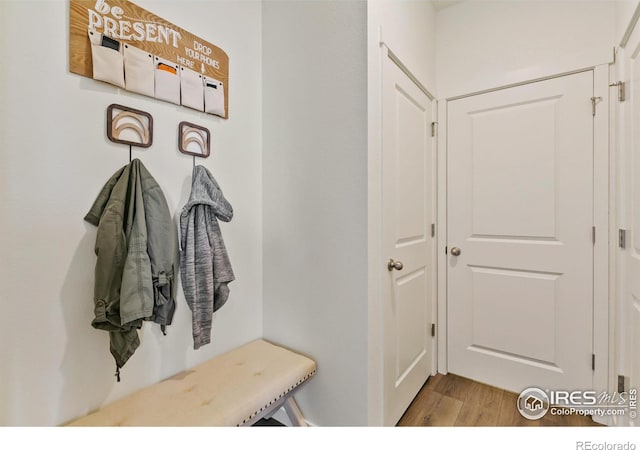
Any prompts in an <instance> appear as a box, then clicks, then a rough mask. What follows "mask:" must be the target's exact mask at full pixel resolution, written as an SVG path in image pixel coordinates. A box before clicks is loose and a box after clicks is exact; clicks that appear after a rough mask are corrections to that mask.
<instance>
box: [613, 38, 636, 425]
mask: <svg viewBox="0 0 640 450" xmlns="http://www.w3.org/2000/svg"><path fill="white" fill-rule="evenodd" d="M633 37H634V38H633V39H632V40H631V42H630V45H628V46H627V48H626V49H625V55H630V57H629V56H627V58H628V59H625V63H627V66H628V75H629V89H628V90H627V99H626V101H625V103H623V104H621V106H623V107H624V108H625V109H624V115H623V117H622V119H623V127H625V128H626V131H627V133H626V135H627V138H626V139H625V141H624V142H625V145H624V148H623V160H622V161H623V162H622V165H621V167H620V172H621V176H622V186H621V188H622V194H623V198H624V201H623V203H622V205H621V210H622V214H621V215H622V220H623V223H622V225H621V228H622V229H625V230H626V245H625V248H624V250H622V252H623V268H622V270H623V271H624V280H625V286H624V287H623V289H622V292H621V293H620V300H621V305H620V318H619V320H618V326H619V327H620V328H621V329H620V334H621V338H622V339H621V340H622V342H621V349H620V352H619V359H620V365H621V370H622V374H623V375H624V377H625V389H626V391H627V392H629V391H630V390H631V389H636V395H637V390H638V389H640V175H639V174H640V126H639V125H638V124H640V37H638V31H636V32H635V33H634V35H633ZM630 412H631V411H630ZM633 412H634V414H633V415H632V414H628V415H627V417H625V418H624V420H626V421H628V422H627V424H629V425H636V426H637V425H639V424H640V420H639V419H638V416H637V413H638V406H637V404H636V406H635V409H634V410H633Z"/></svg>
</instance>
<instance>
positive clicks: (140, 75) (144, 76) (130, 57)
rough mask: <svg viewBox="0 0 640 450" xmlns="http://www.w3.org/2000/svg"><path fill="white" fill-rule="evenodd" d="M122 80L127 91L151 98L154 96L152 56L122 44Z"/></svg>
mask: <svg viewBox="0 0 640 450" xmlns="http://www.w3.org/2000/svg"><path fill="white" fill-rule="evenodd" d="M124 79H125V85H126V89H127V91H131V92H137V93H138V94H143V95H146V96H148V97H153V96H154V94H155V78H154V73H153V55H151V53H148V52H145V51H144V50H140V49H139V48H136V47H133V46H131V45H129V44H124Z"/></svg>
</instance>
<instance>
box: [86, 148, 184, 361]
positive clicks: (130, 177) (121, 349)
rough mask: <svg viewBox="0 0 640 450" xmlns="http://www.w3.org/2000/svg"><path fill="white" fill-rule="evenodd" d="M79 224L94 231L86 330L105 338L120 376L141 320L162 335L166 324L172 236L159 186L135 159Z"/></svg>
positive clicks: (137, 342)
mask: <svg viewBox="0 0 640 450" xmlns="http://www.w3.org/2000/svg"><path fill="white" fill-rule="evenodd" d="M84 220H86V221H87V222H89V223H91V224H93V225H96V226H97V227H98V232H97V235H96V245H95V252H96V255H97V257H98V258H97V261H96V267H95V286H94V307H95V309H94V314H95V317H94V319H93V321H92V322H91V325H92V326H93V327H94V328H97V329H100V330H105V331H108V332H109V338H110V347H111V354H112V355H113V357H114V358H115V361H116V366H117V368H118V373H119V369H120V368H121V367H122V366H124V365H125V363H126V362H127V360H128V359H129V358H130V357H131V355H133V353H134V352H135V350H136V349H137V348H138V346H139V345H140V339H139V337H138V331H137V330H138V329H139V328H141V327H142V323H143V320H150V321H153V322H156V323H159V324H160V325H161V326H162V330H163V332H164V329H165V326H166V325H170V324H171V320H172V318H173V313H174V310H175V295H174V289H173V280H174V267H175V264H174V259H175V254H176V244H177V242H176V241H177V239H176V231H174V225H173V223H172V221H171V214H170V213H169V208H168V206H167V201H166V199H165V197H164V194H163V193H162V190H161V189H160V186H159V185H158V183H157V182H156V181H155V180H154V179H153V177H152V176H151V174H150V173H149V172H148V171H147V169H146V168H145V167H144V165H143V164H142V163H141V162H140V160H138V159H134V160H133V161H132V162H131V163H129V164H128V165H126V166H124V167H123V168H121V169H119V170H118V171H117V172H116V173H115V174H114V175H113V176H112V177H111V178H110V179H109V180H108V181H107V183H106V184H105V186H104V187H103V188H102V191H101V192H100V194H99V195H98V197H97V198H96V200H95V202H94V204H93V206H92V207H91V210H90V211H89V213H88V214H87V215H86V216H85V218H84Z"/></svg>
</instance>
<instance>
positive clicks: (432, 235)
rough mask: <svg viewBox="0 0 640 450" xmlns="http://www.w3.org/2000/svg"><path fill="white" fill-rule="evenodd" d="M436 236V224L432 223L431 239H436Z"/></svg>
mask: <svg viewBox="0 0 640 450" xmlns="http://www.w3.org/2000/svg"><path fill="white" fill-rule="evenodd" d="M435 236H436V224H435V223H432V224H431V237H435Z"/></svg>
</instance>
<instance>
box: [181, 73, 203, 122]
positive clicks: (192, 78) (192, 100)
mask: <svg viewBox="0 0 640 450" xmlns="http://www.w3.org/2000/svg"><path fill="white" fill-rule="evenodd" d="M180 96H181V102H182V105H183V106H187V107H189V108H193V109H197V110H198V111H204V85H203V84H202V75H201V74H199V73H197V72H194V71H193V70H191V69H188V68H186V67H180Z"/></svg>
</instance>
